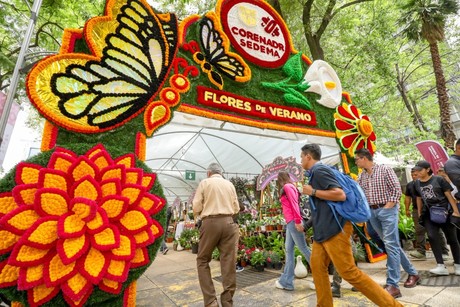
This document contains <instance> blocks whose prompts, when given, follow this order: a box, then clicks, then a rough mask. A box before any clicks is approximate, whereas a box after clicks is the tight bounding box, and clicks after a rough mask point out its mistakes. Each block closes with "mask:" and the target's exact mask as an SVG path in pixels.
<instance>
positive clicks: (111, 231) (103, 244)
mask: <svg viewBox="0 0 460 307" xmlns="http://www.w3.org/2000/svg"><path fill="white" fill-rule="evenodd" d="M91 243H92V244H91V246H93V247H95V248H97V249H98V250H100V251H107V250H111V249H113V248H116V247H118V246H120V232H119V231H118V228H117V227H115V226H114V225H110V226H109V227H107V228H106V229H104V230H102V231H100V232H98V233H95V234H94V235H92V236H91Z"/></svg>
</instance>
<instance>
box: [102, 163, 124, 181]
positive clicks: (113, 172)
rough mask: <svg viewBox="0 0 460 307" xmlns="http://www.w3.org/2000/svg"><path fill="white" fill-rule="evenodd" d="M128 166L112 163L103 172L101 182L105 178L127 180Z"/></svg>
mask: <svg viewBox="0 0 460 307" xmlns="http://www.w3.org/2000/svg"><path fill="white" fill-rule="evenodd" d="M125 169H126V167H125V166H124V165H111V166H109V167H106V168H105V169H104V170H103V171H102V172H101V175H100V176H101V182H102V181H104V180H110V179H118V180H120V181H121V182H125V181H126V175H125Z"/></svg>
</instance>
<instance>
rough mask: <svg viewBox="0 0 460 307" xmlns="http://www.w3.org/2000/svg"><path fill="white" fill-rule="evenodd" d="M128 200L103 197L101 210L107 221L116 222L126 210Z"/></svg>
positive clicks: (117, 196)
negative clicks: (105, 214)
mask: <svg viewBox="0 0 460 307" xmlns="http://www.w3.org/2000/svg"><path fill="white" fill-rule="evenodd" d="M128 201H129V200H128V199H127V198H126V197H122V196H119V195H111V196H108V197H105V198H103V199H102V201H101V208H102V209H103V210H104V211H105V213H107V217H108V218H109V220H116V221H118V220H119V219H120V217H122V216H123V215H124V214H125V213H126V211H127V210H128Z"/></svg>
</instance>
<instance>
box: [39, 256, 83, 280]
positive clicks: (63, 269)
mask: <svg viewBox="0 0 460 307" xmlns="http://www.w3.org/2000/svg"><path fill="white" fill-rule="evenodd" d="M77 269H78V267H77V265H76V263H75V262H72V263H70V264H64V263H63V262H62V260H61V257H60V256H59V254H56V255H54V257H52V258H51V260H50V261H47V262H46V263H45V269H44V271H43V277H44V280H45V285H47V286H48V287H56V286H58V285H60V284H61V283H63V282H64V281H66V280H68V279H69V278H70V277H72V276H73V275H75V274H76V273H77Z"/></svg>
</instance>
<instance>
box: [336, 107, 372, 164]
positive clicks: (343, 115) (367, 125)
mask: <svg viewBox="0 0 460 307" xmlns="http://www.w3.org/2000/svg"><path fill="white" fill-rule="evenodd" d="M334 118H335V119H334V125H335V128H336V135H337V139H338V141H339V144H340V145H341V146H342V148H343V149H345V150H347V149H348V155H349V156H350V157H353V155H354V153H355V151H356V150H357V149H360V148H363V147H365V148H367V149H369V151H370V152H371V154H373V153H374V152H375V144H374V142H375V140H376V139H377V137H376V136H375V133H374V128H373V127H372V123H371V121H370V119H369V117H367V115H363V114H362V113H361V111H360V110H359V109H358V108H357V107H356V106H354V105H352V104H346V103H343V104H342V105H340V106H338V107H337V111H336V113H335V114H334Z"/></svg>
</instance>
